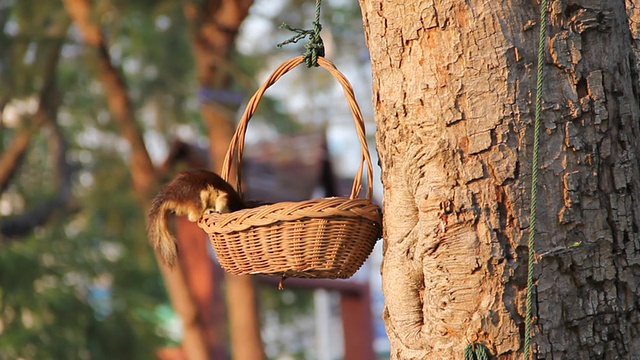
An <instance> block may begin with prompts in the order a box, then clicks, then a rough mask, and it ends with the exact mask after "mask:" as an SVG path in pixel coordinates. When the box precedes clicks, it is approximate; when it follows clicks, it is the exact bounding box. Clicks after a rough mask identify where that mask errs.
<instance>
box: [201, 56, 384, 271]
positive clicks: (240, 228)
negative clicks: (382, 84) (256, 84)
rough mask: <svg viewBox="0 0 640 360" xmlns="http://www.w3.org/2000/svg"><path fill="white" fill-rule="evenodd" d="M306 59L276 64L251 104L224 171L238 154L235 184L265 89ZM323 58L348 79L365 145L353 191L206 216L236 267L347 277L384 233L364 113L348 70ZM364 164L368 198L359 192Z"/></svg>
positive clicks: (223, 255)
mask: <svg viewBox="0 0 640 360" xmlns="http://www.w3.org/2000/svg"><path fill="white" fill-rule="evenodd" d="M302 62H303V57H302V56H299V57H295V58H293V59H290V60H288V61H285V62H284V63H282V64H281V65H280V66H278V67H277V68H276V69H275V70H274V72H273V74H271V76H270V77H269V79H267V81H265V83H264V84H262V86H261V87H260V88H259V89H258V90H257V91H256V93H255V94H254V95H253V97H252V98H251V99H250V100H249V103H248V104H247V108H246V109H245V111H244V114H243V115H242V118H241V119H240V122H239V124H238V128H237V129H236V132H235V134H234V135H233V138H232V139H231V143H230V145H229V149H228V151H227V155H226V157H225V160H224V164H223V165H222V171H221V174H220V176H221V177H222V178H223V179H225V180H226V181H229V177H230V174H231V166H232V162H233V159H234V158H235V159H236V162H235V163H236V166H237V173H238V176H237V179H238V180H237V187H236V189H238V192H239V193H240V192H241V190H242V184H241V178H242V176H241V173H240V170H241V167H242V153H243V150H244V138H245V134H246V130H247V124H248V123H249V120H250V119H251V116H253V113H254V112H255V110H256V108H257V106H258V104H259V102H260V99H261V98H262V95H263V94H264V92H265V91H266V89H267V88H268V87H270V86H271V85H273V84H274V83H275V82H276V81H277V80H278V79H280V77H282V76H283V75H284V74H286V73H287V72H288V71H290V70H291V69H293V68H295V67H296V66H298V65H300V64H301V63H302ZM318 64H319V65H320V66H321V67H323V68H324V69H326V70H327V71H329V72H330V73H331V74H332V75H333V76H334V77H335V78H336V80H338V82H340V84H341V85H342V88H343V90H344V94H345V96H346V98H347V102H348V104H349V108H350V109H351V113H352V115H353V119H354V123H355V128H356V133H357V135H358V139H359V141H360V146H361V148H362V156H361V160H360V166H359V168H358V171H357V173H356V176H355V178H354V181H353V186H352V189H351V195H350V197H349V198H344V197H331V198H322V199H314V200H307V201H301V202H280V203H275V204H270V205H263V206H260V207H255V208H249V209H244V210H240V211H235V212H232V213H228V214H210V215H205V216H203V217H202V218H201V219H200V221H199V222H198V225H199V226H200V227H201V228H202V229H203V230H204V231H205V232H207V234H208V235H209V238H210V240H211V244H212V246H213V249H214V250H215V252H216V255H217V257H218V260H219V262H220V265H221V266H222V268H223V269H225V270H226V271H228V272H230V273H233V274H237V275H248V274H264V275H277V276H282V277H305V278H331V279H335V278H348V277H350V276H351V275H353V274H354V273H355V272H356V271H357V270H358V269H359V268H360V266H362V264H363V263H364V261H365V260H366V259H367V257H368V256H369V254H370V253H371V251H372V250H373V247H374V245H375V243H376V241H377V240H378V239H379V238H380V236H381V223H382V214H381V211H380V208H379V207H378V206H377V205H375V204H373V203H372V201H371V196H372V180H373V170H372V166H371V158H370V156H369V150H368V147H367V142H366V139H365V129H364V120H363V117H362V113H361V112H360V108H359V107H358V104H357V103H356V100H355V96H354V94H353V89H352V88H351V84H349V81H348V80H347V79H346V78H345V77H344V75H343V74H342V73H341V72H340V71H338V69H336V67H335V66H334V65H333V63H332V62H331V61H329V60H327V59H325V58H322V57H320V58H318ZM365 167H366V171H367V188H366V197H365V198H358V194H359V193H360V189H361V182H362V178H363V172H364V168H365Z"/></svg>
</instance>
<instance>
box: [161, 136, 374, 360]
mask: <svg viewBox="0 0 640 360" xmlns="http://www.w3.org/2000/svg"><path fill="white" fill-rule="evenodd" d="M254 148H260V149H261V151H255V150H254V151H252V152H249V153H246V154H245V158H244V163H245V164H246V167H245V168H244V170H243V173H244V176H245V184H247V189H245V193H246V194H247V197H248V198H250V199H258V200H266V201H297V200H303V199H308V198H310V197H311V196H312V194H313V193H314V191H316V190H317V189H318V188H322V189H323V190H324V192H325V194H326V196H336V195H338V193H339V192H340V191H339V190H336V189H337V188H338V187H339V185H340V184H337V183H336V181H335V177H334V175H333V171H332V168H331V163H330V161H329V156H328V151H327V146H326V139H325V137H324V134H317V133H316V134H305V135H299V136H293V137H290V138H284V139H279V140H278V141H277V143H271V144H268V145H262V146H255V147H254ZM204 154H206V152H204V151H201V150H200V149H197V148H195V147H191V146H189V145H187V144H184V143H180V142H178V143H176V144H174V146H173V147H172V149H171V151H170V154H169V156H168V159H167V161H166V162H165V165H164V166H163V169H164V170H168V169H170V168H174V167H179V164H178V163H179V162H183V163H185V164H186V166H187V167H206V161H205V160H204V159H206V158H205V157H204ZM314 179H315V180H314ZM283 182H285V184H283ZM348 183H349V184H348V185H347V186H350V182H348ZM346 191H347V193H348V190H346ZM339 195H345V194H339ZM175 234H176V238H177V240H178V243H179V248H180V256H181V257H182V258H183V262H182V263H183V265H184V272H185V274H186V276H187V279H188V284H189V288H190V289H191V295H192V296H193V298H194V300H195V302H196V304H197V306H198V314H194V316H193V317H192V321H198V322H200V324H201V325H202V326H203V328H204V329H205V332H206V334H205V336H206V337H207V338H208V339H214V341H212V342H211V343H212V344H217V345H215V346H214V347H213V348H211V349H209V354H211V356H212V359H227V358H228V355H227V349H226V346H225V344H226V341H224V339H225V324H226V318H225V311H224V300H223V296H222V291H221V287H220V285H221V283H222V280H223V276H222V269H221V268H220V266H219V265H217V264H215V263H214V262H213V261H212V260H211V257H210V255H209V245H208V243H207V241H206V240H207V238H206V234H204V233H203V231H202V229H200V228H199V227H198V226H197V225H196V224H195V223H191V222H189V221H188V220H187V219H186V218H185V217H179V218H177V219H176V222H175ZM279 280H280V279H279V278H275V277H264V276H256V281H260V282H263V283H267V284H270V285H271V284H273V286H274V287H275V286H277V284H278V282H279ZM285 286H286V287H287V288H288V289H291V288H293V289H296V288H299V289H303V288H304V289H326V290H330V291H337V292H339V294H340V310H341V319H342V328H343V333H344V347H345V348H344V359H345V360H362V359H364V360H366V359H375V353H374V350H373V321H372V313H371V298H370V291H369V290H370V289H369V284H368V283H366V282H359V281H355V280H321V279H320V280H319V279H296V278H289V279H287V280H286V282H285ZM164 353H165V354H166V357H165V356H162V355H161V354H158V355H159V357H161V358H163V359H167V360H169V359H172V360H177V359H182V357H180V356H181V355H180V354H176V353H171V354H170V353H169V352H167V351H166V350H165V352H164ZM238 360H245V359H238ZM248 360H251V359H248Z"/></svg>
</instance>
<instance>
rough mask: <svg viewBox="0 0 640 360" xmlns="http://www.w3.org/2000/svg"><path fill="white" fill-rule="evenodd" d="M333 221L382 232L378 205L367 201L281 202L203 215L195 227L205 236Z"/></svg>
mask: <svg viewBox="0 0 640 360" xmlns="http://www.w3.org/2000/svg"><path fill="white" fill-rule="evenodd" d="M336 218H342V219H349V218H351V219H354V220H359V221H361V220H366V221H369V222H371V223H372V225H373V226H377V227H380V228H382V212H381V210H380V207H379V206H378V205H376V204H374V203H373V202H371V200H370V199H366V198H355V199H351V198H346V197H329V198H317V199H311V200H304V201H297V202H295V201H284V202H277V203H273V204H266V205H261V206H258V207H254V208H247V209H241V210H237V211H234V212H230V213H222V214H220V213H211V214H205V215H203V216H202V217H201V218H200V219H199V220H198V226H199V227H200V228H202V229H203V230H204V231H205V232H206V233H208V234H211V233H229V232H240V231H245V230H247V229H249V228H254V227H260V226H274V224H282V223H287V222H299V221H310V220H319V219H336Z"/></svg>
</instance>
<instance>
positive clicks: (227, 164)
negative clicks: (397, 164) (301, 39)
mask: <svg viewBox="0 0 640 360" xmlns="http://www.w3.org/2000/svg"><path fill="white" fill-rule="evenodd" d="M303 62H304V60H303V57H302V56H298V57H295V58H292V59H289V60H287V61H285V62H283V63H282V64H280V66H278V67H277V68H276V69H275V70H274V71H273V73H272V74H271V76H270V77H269V78H268V79H267V80H266V81H265V82H264V83H263V84H262V86H260V88H258V90H256V93H255V94H253V96H252V97H251V99H249V102H248V103H247V107H246V109H245V110H244V113H243V114H242V117H241V118H240V122H239V123H238V127H237V128H236V132H235V134H233V138H232V139H231V143H230V144H229V149H228V150H227V155H226V156H225V158H224V163H223V164H222V169H221V172H220V176H221V177H222V178H223V179H225V180H226V181H229V176H230V174H231V162H232V160H233V157H234V156H235V157H236V159H237V165H238V176H237V181H238V182H237V187H236V189H237V190H238V192H239V193H240V194H241V195H242V180H241V179H242V174H241V169H242V153H243V151H244V138H245V134H246V132H247V125H248V123H249V120H250V119H251V117H252V116H253V114H254V113H255V111H256V109H257V107H258V104H259V103H260V99H261V98H262V95H263V94H264V92H265V91H266V90H267V88H269V87H270V86H271V85H273V84H274V83H275V82H276V81H277V80H278V79H280V78H281V77H282V76H283V75H284V74H286V73H287V72H289V71H290V70H292V69H293V68H295V67H296V66H298V65H300V64H302V63H303ZM318 64H319V65H320V66H322V67H323V68H325V69H326V70H327V71H329V72H330V73H331V75H333V77H334V78H336V80H338V82H339V83H340V85H342V89H343V90H344V95H345V96H346V98H347V103H348V105H349V109H350V110H351V114H352V115H353V122H354V124H355V127H356V134H357V135H358V139H359V140H360V147H361V149H362V157H361V159H360V166H359V167H358V171H357V173H356V176H355V178H354V179H353V186H352V187H351V196H350V199H355V198H357V197H358V194H359V193H360V189H361V187H362V175H363V174H362V173H363V168H364V165H366V166H367V180H368V181H367V199H369V200H371V196H372V193H373V170H372V166H371V157H370V156H369V147H368V146H367V140H366V137H365V129H364V118H363V116H362V112H360V107H359V106H358V103H357V102H356V98H355V95H354V94H353V88H352V87H351V84H350V83H349V80H347V78H346V77H345V76H344V75H343V74H342V73H341V72H340V71H339V70H338V69H337V68H336V67H335V65H333V63H332V62H331V61H329V60H327V59H326V58H324V57H318Z"/></svg>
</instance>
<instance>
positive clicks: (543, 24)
mask: <svg viewBox="0 0 640 360" xmlns="http://www.w3.org/2000/svg"><path fill="white" fill-rule="evenodd" d="M546 28H547V0H541V2H540V39H539V42H538V74H537V81H536V113H535V120H534V123H533V159H532V160H531V168H532V170H531V207H530V211H529V241H528V242H527V246H528V248H529V259H528V265H527V305H526V315H525V325H524V359H525V360H529V359H530V347H531V321H532V317H533V314H532V309H531V308H532V302H533V286H534V285H533V264H534V260H535V251H534V240H535V234H536V211H537V208H536V207H537V205H536V203H537V200H538V189H537V187H538V152H539V147H540V139H539V138H540V117H541V115H542V81H543V79H544V71H543V69H544V50H545V40H546Z"/></svg>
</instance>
